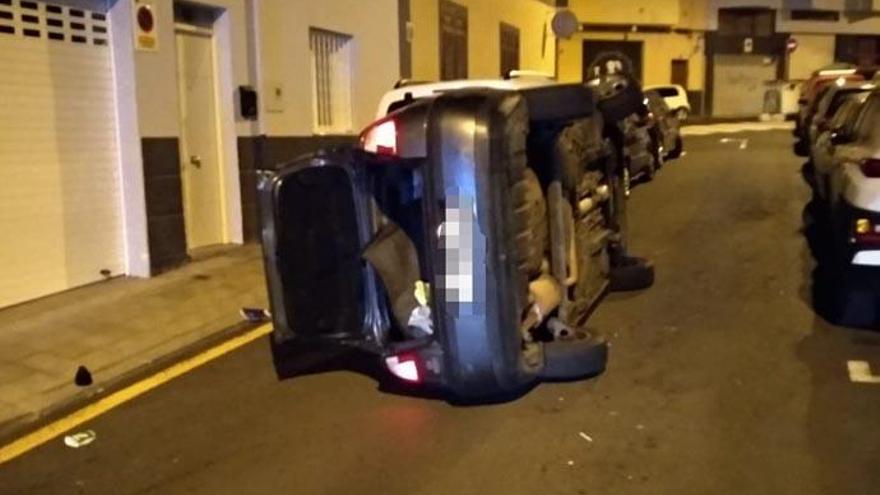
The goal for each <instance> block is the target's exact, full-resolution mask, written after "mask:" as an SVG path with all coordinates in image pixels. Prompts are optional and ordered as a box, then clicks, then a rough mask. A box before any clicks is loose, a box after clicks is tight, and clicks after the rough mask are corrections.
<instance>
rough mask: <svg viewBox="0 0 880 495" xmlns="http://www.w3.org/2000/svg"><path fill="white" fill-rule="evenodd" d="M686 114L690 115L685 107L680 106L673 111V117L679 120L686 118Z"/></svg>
mask: <svg viewBox="0 0 880 495" xmlns="http://www.w3.org/2000/svg"><path fill="white" fill-rule="evenodd" d="M688 116H690V111H689V110H688V109H687V108H685V107H681V108H679V109H678V110H676V111H675V117H676V118H677V119H678V120H680V121H684V120H687V118H688Z"/></svg>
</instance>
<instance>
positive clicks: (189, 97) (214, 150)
mask: <svg viewBox="0 0 880 495" xmlns="http://www.w3.org/2000/svg"><path fill="white" fill-rule="evenodd" d="M175 37H176V42H177V43H176V45H177V84H178V105H179V117H180V151H181V153H180V156H181V164H180V166H181V181H182V186H183V216H184V223H185V226H186V244H187V250H188V251H192V250H194V249H198V248H201V247H205V246H212V245H217V244H222V243H223V242H225V240H226V235H225V233H224V225H225V220H224V218H223V214H224V204H223V201H224V195H223V176H222V169H221V166H220V165H221V164H220V133H219V131H220V129H219V123H218V119H217V116H218V108H217V101H218V100H217V64H216V56H215V55H216V54H215V42H214V41H215V40H214V33H213V30H212V29H209V28H205V27H195V26H188V25H185V24H177V25H176V30H175Z"/></svg>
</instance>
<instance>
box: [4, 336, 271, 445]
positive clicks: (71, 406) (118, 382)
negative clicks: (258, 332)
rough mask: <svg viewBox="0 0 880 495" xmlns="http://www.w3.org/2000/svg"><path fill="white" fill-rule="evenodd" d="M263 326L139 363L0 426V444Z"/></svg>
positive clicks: (201, 340)
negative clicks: (100, 382)
mask: <svg viewBox="0 0 880 495" xmlns="http://www.w3.org/2000/svg"><path fill="white" fill-rule="evenodd" d="M263 323H264V322H261V323H250V322H244V321H243V322H240V323H236V324H235V325H232V326H229V327H226V328H223V329H220V330H218V331H216V332H213V333H210V334H208V335H205V336H204V337H201V338H199V339H197V340H196V341H194V342H192V343H190V344H187V345H185V346H183V347H181V348H179V349H176V350H174V351H171V352H169V353H167V354H164V355H162V356H159V357H157V358H155V359H153V360H152V361H150V362H148V363H144V364H141V365H139V366H136V367H134V368H132V369H131V370H129V371H126V372H123V373H121V374H119V375H117V376H115V377H112V378H110V379H108V380H106V381H104V382H102V384H101V385H100V386H97V387H92V386H90V387H86V388H83V389H82V390H80V391H79V392H78V393H77V394H75V395H73V396H71V397H69V398H67V399H64V400H62V401H60V402H58V403H56V404H53V405H51V406H49V407H46V408H44V409H43V410H41V411H40V412H39V413H37V414H36V415H22V416H19V417H17V418H13V419H11V420H8V421H6V422H3V423H0V445H6V444H9V443H11V442H13V441H15V440H16V439H18V438H21V437H23V436H25V435H27V434H29V433H32V432H34V431H37V430H39V429H40V428H42V427H43V426H46V425H48V424H50V423H52V422H54V421H56V420H58V419H61V418H63V417H65V416H67V415H69V414H71V413H72V412H74V411H77V410H79V409H82V408H83V407H85V406H87V405H88V404H91V403H93V402H95V401H97V400H100V399H102V398H104V397H107V396H109V395H111V394H113V393H115V392H117V391H119V390H122V389H124V388H126V387H128V386H129V385H132V384H134V383H136V382H138V381H140V380H142V379H144V378H146V377H148V376H150V375H153V374H155V373H156V372H158V371H161V370H163V369H165V368H168V367H170V366H171V365H173V364H175V363H177V362H180V361H183V360H186V359H188V358H191V357H193V356H196V355H198V354H200V353H202V352H204V351H206V350H208V349H210V348H212V347H215V346H217V345H219V344H221V343H223V342H225V341H227V340H230V339H232V338H235V337H237V336H239V335H242V334H244V333H247V332H248V331H250V330H253V329H254V328H257V327H258V326H260V325H261V324H263Z"/></svg>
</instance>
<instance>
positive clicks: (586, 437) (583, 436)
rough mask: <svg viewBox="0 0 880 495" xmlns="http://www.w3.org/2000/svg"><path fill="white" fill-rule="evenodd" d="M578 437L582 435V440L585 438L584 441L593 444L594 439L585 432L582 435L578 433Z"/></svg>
mask: <svg viewBox="0 0 880 495" xmlns="http://www.w3.org/2000/svg"><path fill="white" fill-rule="evenodd" d="M578 435H580V437H581V438H583V439H584V440H586V441H588V442H590V443H592V442H593V437H591V436H590V435H587V434H586V433H584V432H580V433H578Z"/></svg>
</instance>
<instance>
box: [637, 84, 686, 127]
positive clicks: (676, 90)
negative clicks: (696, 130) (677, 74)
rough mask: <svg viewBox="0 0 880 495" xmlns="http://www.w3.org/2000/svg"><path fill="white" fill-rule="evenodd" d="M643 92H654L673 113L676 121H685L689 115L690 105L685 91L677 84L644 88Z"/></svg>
mask: <svg viewBox="0 0 880 495" xmlns="http://www.w3.org/2000/svg"><path fill="white" fill-rule="evenodd" d="M645 91H656V92H657V94H659V95H660V96H661V97H662V98H663V100H664V101H665V102H666V105H668V106H669V108H670V109H671V110H672V112H673V113H675V116H676V117H678V120H687V118H688V116H689V115H690V114H691V103H690V101H689V100H688V96H687V90H686V89H684V88H683V87H681V86H679V85H678V84H666V85H659V86H658V85H655V86H645Z"/></svg>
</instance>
